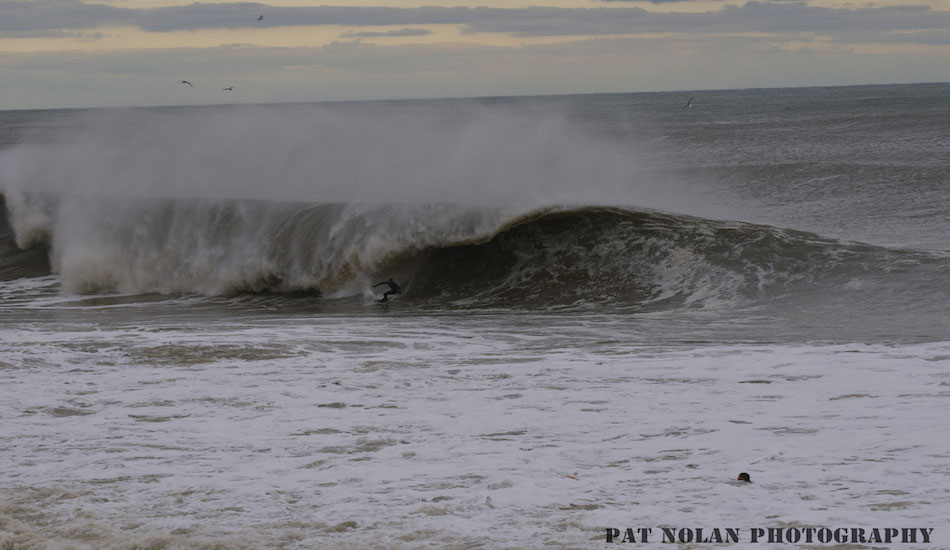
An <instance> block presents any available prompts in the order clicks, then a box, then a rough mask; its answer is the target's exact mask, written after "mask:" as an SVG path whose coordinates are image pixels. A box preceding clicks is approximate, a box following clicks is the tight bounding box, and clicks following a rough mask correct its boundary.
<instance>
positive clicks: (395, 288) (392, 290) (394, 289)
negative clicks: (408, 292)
mask: <svg viewBox="0 0 950 550" xmlns="http://www.w3.org/2000/svg"><path fill="white" fill-rule="evenodd" d="M383 285H389V290H387V291H386V292H383V299H382V300H380V302H388V301H389V295H390V294H402V289H401V288H399V285H397V284H396V281H394V280H393V278H392V277H390V278H389V280H388V281H383V282H381V283H379V284H378V285H373V288H376V287H378V286H383Z"/></svg>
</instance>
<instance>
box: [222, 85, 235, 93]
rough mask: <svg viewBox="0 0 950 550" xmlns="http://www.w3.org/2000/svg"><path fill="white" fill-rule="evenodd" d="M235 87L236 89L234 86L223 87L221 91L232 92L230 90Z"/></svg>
mask: <svg viewBox="0 0 950 550" xmlns="http://www.w3.org/2000/svg"><path fill="white" fill-rule="evenodd" d="M233 89H234V86H228V87H227V88H221V91H222V92H230V91H231V90H233Z"/></svg>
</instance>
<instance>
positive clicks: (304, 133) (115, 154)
mask: <svg viewBox="0 0 950 550" xmlns="http://www.w3.org/2000/svg"><path fill="white" fill-rule="evenodd" d="M0 166H2V172H0V182H2V183H0V186H2V187H0V189H2V192H3V194H4V196H5V199H6V204H7V207H8V209H9V212H10V225H11V226H12V228H13V231H14V233H15V236H16V241H17V244H18V245H19V246H20V247H21V248H27V247H30V246H36V245H40V246H47V245H48V246H50V247H51V263H52V268H53V270H54V271H55V272H57V273H59V274H60V275H61V276H62V280H63V285H64V288H66V289H68V290H72V291H82V292H91V291H92V292H94V291H102V290H123V291H129V292H151V291H158V292H199V293H210V294H215V293H225V292H234V291H245V290H259V289H271V290H273V289H277V290H293V289H301V288H309V289H320V290H321V291H322V292H325V293H328V294H335V293H350V292H355V289H356V288H358V287H360V286H362V285H363V284H364V283H365V280H366V278H367V277H370V278H372V277H373V276H375V273H376V271H378V270H379V269H381V268H383V267H386V268H392V267H393V265H392V264H393V262H395V261H397V260H399V259H402V258H405V257H406V256H411V255H412V254H413V253H415V252H418V251H420V250H424V249H428V248H432V247H438V246H444V245H448V244H453V243H458V242H468V241H471V240H473V239H474V240H478V239H480V238H487V237H488V236H490V235H492V234H493V233H494V232H496V231H497V229H498V228H499V227H500V226H501V225H502V224H503V223H505V222H506V221H507V220H511V219H514V218H517V216H519V215H523V214H525V213H527V212H531V211H533V210H535V209H537V208H538V207H541V206H546V205H553V204H633V203H639V204H644V203H645V202H650V201H652V202H653V204H647V205H648V206H653V207H664V206H666V207H670V206H673V202H675V201H677V200H681V199H679V198H678V196H679V195H677V194H676V193H673V192H670V191H664V187H663V186H662V185H660V184H653V183H652V182H651V181H650V179H649V178H648V177H647V176H646V175H645V173H641V172H640V171H639V170H638V169H637V164H636V161H635V158H634V157H632V156H631V151H630V150H629V147H626V146H624V147H621V146H619V145H617V144H612V143H605V142H603V141H602V140H598V139H595V138H593V137H592V136H590V135H588V134H586V133H584V132H583V131H580V130H579V129H577V128H576V127H573V126H572V125H571V124H570V123H569V122H568V121H567V120H566V119H565V118H563V117H561V116H557V115H554V114H543V115H539V116H527V115H524V114H515V113H514V112H506V111H505V110H504V109H498V108H495V109H487V108H485V107H484V106H478V105H476V104H471V105H465V106H462V107H461V108H459V106H458V105H454V106H453V107H452V109H451V110H448V109H435V110H433V109H417V108H414V107H413V106H412V104H408V105H404V106H402V107H401V108H398V109H397V108H392V107H391V106H385V105H384V106H379V105H376V106H367V105H341V106H337V107H335V108H332V109H331V108H328V107H325V106H285V107H271V108H264V107H253V108H238V109H235V108H220V109H207V108H205V109H201V110H196V111H193V112H192V111H189V110H187V109H186V110H184V111H183V110H175V111H173V112H165V111H163V110H161V109H158V110H131V111H115V112H112V111H107V112H96V113H94V114H92V115H90V116H88V117H86V118H84V119H81V121H80V123H78V124H77V125H76V126H75V127H73V128H72V129H70V130H69V131H64V132H63V133H61V134H59V135H57V136H55V137H54V138H53V139H47V140H45V141H43V142H39V143H28V144H25V145H21V146H18V147H15V148H12V149H9V150H7V151H4V152H3V153H2V162H0ZM640 198H643V199H644V200H642V201H641V200H640ZM664 198H665V200H664Z"/></svg>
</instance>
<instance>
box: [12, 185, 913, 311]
mask: <svg viewBox="0 0 950 550" xmlns="http://www.w3.org/2000/svg"><path fill="white" fill-rule="evenodd" d="M17 204H18V207H17V209H18V210H19V213H20V214H21V216H22V217H24V218H25V219H32V220H51V221H52V225H51V226H50V227H47V228H45V230H41V229H37V230H34V231H32V232H28V233H30V234H31V235H33V236H34V239H38V240H35V241H34V244H38V246H39V247H38V248H37V249H36V251H35V252H30V253H24V252H20V251H16V252H12V253H11V252H9V247H8V249H7V251H6V252H5V254H6V255H5V257H4V259H3V261H4V262H5V264H12V263H15V262H22V265H21V267H20V268H18V269H20V270H21V271H20V272H19V273H20V276H28V275H27V274H28V273H29V270H35V271H36V272H37V273H41V272H42V271H43V270H44V269H51V270H52V271H54V272H57V273H59V275H60V278H61V281H62V285H63V287H64V289H66V290H67V291H70V292H79V293H96V292H108V291H119V292H123V293H152V292H158V293H201V294H208V295H221V294H239V293H259V292H271V293H298V292H306V291H309V292H319V293H320V294H321V295H323V296H325V297H328V298H342V297H346V296H364V295H370V294H372V291H371V288H372V285H373V284H374V283H376V282H378V281H379V280H383V279H385V278H387V277H389V276H393V277H395V278H396V279H397V281H400V282H402V283H403V284H404V287H405V290H406V293H405V295H404V296H403V297H402V298H401V300H404V301H405V302H407V303H411V304H416V305H419V306H420V307H427V308H440V307H455V308H458V307H463V308H466V307H474V308H532V309H533V308H548V307H574V308H584V307H587V306H597V307H604V306H609V307H618V308H634V309H638V310H662V309H670V308H682V307H716V306H729V305H732V306H735V305H748V304H755V303H760V302H762V301H766V302H767V301H771V300H775V299H779V298H782V297H783V296H789V295H792V296H798V297H800V296H803V295H808V294H810V293H814V292H815V289H834V290H835V292H837V293H840V292H841V291H842V289H846V288H849V285H850V286H851V287H854V286H855V285H856V284H857V283H856V281H858V280H863V281H865V283H866V281H869V280H870V281H876V282H875V283H873V284H878V285H879V284H881V281H884V280H886V279H887V277H888V276H889V275H888V274H889V273H890V272H891V271H893V270H894V269H895V268H896V267H898V266H900V265H902V264H907V263H914V264H918V263H920V262H926V261H927V259H926V257H924V256H923V255H921V254H919V253H914V252H909V251H907V252H901V251H895V250H889V249H883V248H876V247H872V246H868V245H861V244H851V243H842V242H839V241H834V240H830V239H823V238H821V237H818V236H816V235H812V234H808V233H802V232H794V231H788V230H782V229H778V228H774V227H769V226H758V225H750V224H741V223H734V222H716V221H711V220H706V219H702V218H695V217H690V216H681V215H673V214H665V213H659V212H654V211H645V210H637V209H623V208H615V207H611V208H605V207H549V208H544V209H538V210H534V211H530V212H526V213H513V212H511V211H506V210H503V209H490V208H474V207H461V206H457V205H422V206H408V205H375V206H367V205H353V204H300V203H283V202H271V201H212V200H168V199H161V200H156V199H150V200H145V199H126V200H122V201H118V200H115V199H112V200H105V201H103V200H102V199H91V198H88V197H71V198H67V199H55V200H54V199H51V198H50V197H48V196H36V197H32V198H29V197H21V198H20V200H19V201H18V203H17ZM31 209H32V210H33V212H32V213H27V212H26V211H28V210H31ZM57 225H62V226H66V227H69V231H68V232H59V231H56V230H55V227H56V226H57ZM44 235H45V236H46V238H47V239H48V240H47V241H44V240H42V236H44ZM47 249H48V250H50V266H49V267H44V266H43V265H42V262H40V260H39V259H38V256H39V254H41V251H46V250H47Z"/></svg>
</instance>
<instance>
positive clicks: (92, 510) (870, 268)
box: [0, 84, 950, 549]
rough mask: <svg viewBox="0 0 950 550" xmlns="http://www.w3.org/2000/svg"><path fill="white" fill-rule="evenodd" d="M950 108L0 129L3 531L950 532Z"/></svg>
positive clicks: (462, 106) (442, 110)
mask: <svg viewBox="0 0 950 550" xmlns="http://www.w3.org/2000/svg"><path fill="white" fill-rule="evenodd" d="M948 93H950V88H948V86H947V85H942V84H930V85H902V86H860V87H843V88H811V89H779V90H723V91H710V92H691V93H690V94H689V96H690V97H695V99H694V101H693V103H692V105H691V107H689V108H683V105H684V104H685V100H684V99H683V98H682V97H681V96H684V94H679V93H672V92H670V93H657V94H610V95H582V96H557V97H525V98H489V99H472V100H425V101H401V102H368V103H331V104H299V105H261V106H240V107H233V106H212V107H175V108H143V109H100V110H60V111H7V112H0V197H2V204H0V206H2V208H0V211H2V213H0V378H2V382H0V418H2V419H3V423H2V424H3V428H2V436H3V437H2V444H0V480H2V483H0V545H2V546H3V547H4V548H31V549H32V548H37V549H40V548H42V549H46V548H50V549H60V548H63V549H65V548H77V549H86V548H90V549H92V548H95V549H99V548H116V549H119V548H340V549H349V548H353V549H356V548H518V549H522V548H524V549H532V548H552V547H553V548H603V547H607V548H609V547H611V546H613V545H615V544H620V543H619V542H612V543H608V542H607V539H608V538H609V537H608V535H609V534H610V533H611V530H612V529H615V530H616V532H617V533H620V534H625V533H626V532H627V531H626V530H627V529H632V530H633V531H631V532H636V533H639V531H637V530H638V529H642V528H651V529H653V533H654V535H653V537H652V538H651V539H650V541H649V542H644V541H642V540H640V539H638V540H637V544H636V545H637V547H657V548H662V547H680V548H740V547H741V548H745V547H748V548H761V547H769V544H778V543H777V542H773V543H769V542H767V541H765V542H763V541H762V540H759V541H757V542H752V540H751V539H750V536H751V534H752V533H753V532H755V530H756V529H761V530H763V531H765V530H768V529H772V530H778V529H782V530H785V531H783V532H786V533H792V532H799V530H806V529H823V528H826V529H828V530H829V531H828V532H831V531H833V530H835V529H839V530H846V532H847V533H848V535H849V536H850V537H851V538H850V539H848V540H840V539H839V540H834V541H825V542H822V541H818V540H812V541H810V542H805V541H803V540H795V541H783V542H782V544H783V546H784V547H789V548H818V547H827V548H866V547H875V548H880V547H888V548H907V549H911V548H938V547H944V546H948V545H950V525H948V524H947V521H946V512H947V510H950V483H948V482H947V479H950V478H948V476H947V473H948V467H947V464H948V461H947V459H948V458H950V444H948V443H947V442H946V439H945V438H944V437H942V434H944V433H947V431H948V430H947V428H948V427H950V421H948V420H947V418H948V417H950V415H948V414H947V413H948V409H950V406H948V405H950V401H948V399H950V391H948V389H947V388H948V386H950V372H948V371H947V366H948V361H950V337H948V331H950V323H948V319H950V316H948V315H947V314H948V306H947V304H948V298H950V290H948V287H947V285H946V277H947V275H948V272H950V269H948V268H950V257H948V250H950V241H948V239H947V235H948V234H950V233H948V230H950V219H948V217H947V216H946V214H945V213H946V212H947V207H950V191H947V185H948V184H950V163H948V160H947V159H948V158H950V137H948V136H950V133H948V132H947V130H948V129H950V109H948V107H947V106H946V101H945V98H946V97H947V94H948ZM388 277H394V278H395V279H396V280H397V281H399V283H400V285H401V286H402V289H403V293H402V294H401V295H398V296H396V297H395V298H394V299H392V300H391V301H390V302H388V303H384V304H380V303H377V302H376V299H377V298H378V297H379V295H380V292H381V290H380V288H379V287H376V288H374V285H376V283H379V282H380V281H384V280H386V279H387V278H388ZM740 472H748V473H750V475H751V479H752V483H745V482H741V481H738V480H737V479H736V477H737V475H738V474H739V473H740ZM664 528H666V529H668V530H670V532H673V533H681V532H682V534H683V536H684V538H680V539H677V540H676V541H673V542H663V537H662V534H663V533H664V531H663V529H664ZM684 529H685V531H682V530H684ZM697 529H702V531H703V533H705V536H706V537H707V538H708V537H709V534H710V533H712V532H713V531H714V530H716V529H719V530H722V532H726V531H725V530H726V529H733V530H735V531H734V532H736V533H738V535H739V536H738V540H722V541H717V540H708V541H703V540H701V537H698V539H699V540H694V539H693V538H690V537H692V536H693V535H695V534H696V533H697V531H696V530H697ZM874 529H878V530H881V532H884V531H883V530H887V529H897V530H898V532H900V530H901V529H905V530H906V529H916V530H917V531H916V532H918V533H923V532H926V533H927V534H928V537H929V541H928V542H924V540H923V537H922V536H921V537H919V538H917V539H915V540H914V541H909V540H905V541H897V542H891V543H882V542H878V541H874V540H871V539H866V540H859V538H858V532H857V531H856V530H863V531H862V532H863V533H871V532H872V530H874ZM921 530H923V531H921ZM772 532H773V533H774V532H775V531H772ZM862 536H863V535H862ZM623 544H624V545H625V546H630V544H629V543H623Z"/></svg>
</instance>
